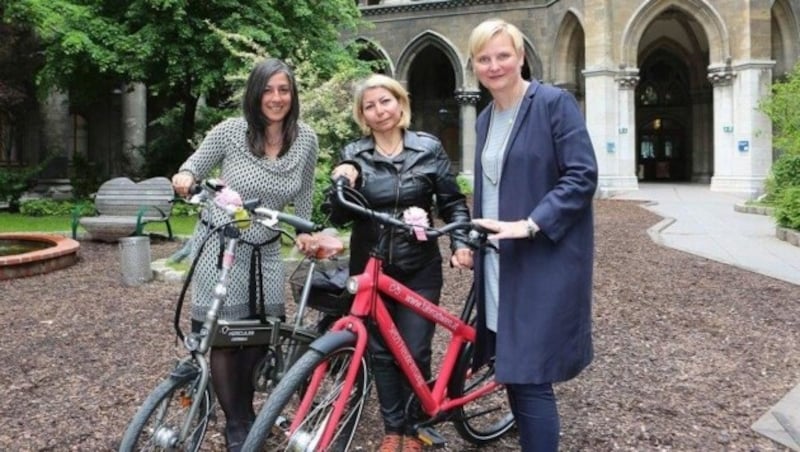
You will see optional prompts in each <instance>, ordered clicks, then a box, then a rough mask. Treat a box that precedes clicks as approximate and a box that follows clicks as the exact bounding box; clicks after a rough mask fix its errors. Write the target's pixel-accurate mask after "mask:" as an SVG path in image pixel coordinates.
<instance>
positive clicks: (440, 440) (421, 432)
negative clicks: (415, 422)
mask: <svg viewBox="0 0 800 452" xmlns="http://www.w3.org/2000/svg"><path fill="white" fill-rule="evenodd" d="M417 438H419V440H420V441H422V443H423V444H425V445H426V446H428V447H434V448H436V449H440V448H442V447H444V446H446V445H447V440H446V439H444V437H443V436H442V435H440V434H439V432H437V431H436V430H434V429H432V428H431V427H419V428H418V429H417Z"/></svg>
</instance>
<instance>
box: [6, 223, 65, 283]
mask: <svg viewBox="0 0 800 452" xmlns="http://www.w3.org/2000/svg"><path fill="white" fill-rule="evenodd" d="M3 242H22V243H25V242H30V243H31V245H32V248H38V249H33V250H31V251H28V252H24V253H19V254H11V255H7V256H0V280H4V279H11V278H22V277H26V276H34V275H40V274H43V273H49V272H51V271H55V270H59V269H62V268H64V267H69V266H70V265H73V264H75V263H76V262H77V261H78V249H79V248H80V244H79V243H78V242H77V241H75V240H73V239H70V238H67V237H64V236H61V235H56V234H44V233H22V232H8V233H0V243H3ZM42 244H44V245H45V247H44V248H42V247H41V245H42Z"/></svg>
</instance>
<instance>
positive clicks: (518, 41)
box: [468, 19, 524, 59]
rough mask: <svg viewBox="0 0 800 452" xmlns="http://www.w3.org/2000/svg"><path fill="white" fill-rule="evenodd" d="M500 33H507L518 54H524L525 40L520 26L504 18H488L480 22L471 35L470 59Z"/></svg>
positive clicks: (469, 45)
mask: <svg viewBox="0 0 800 452" xmlns="http://www.w3.org/2000/svg"><path fill="white" fill-rule="evenodd" d="M500 33H505V34H506V35H507V36H508V37H509V38H511V44H513V45H514V49H516V51H517V54H519V55H523V54H524V48H523V46H524V40H523V37H522V32H521V31H519V28H517V27H516V26H514V25H512V24H510V23H508V22H506V21H504V20H503V19H488V20H485V21H483V22H481V23H480V24H478V26H477V27H475V28H473V29H472V33H470V35H469V44H468V48H469V57H470V59H472V58H475V54H477V53H478V52H480V51H481V49H483V47H484V46H486V43H487V42H489V40H490V39H492V38H494V37H495V36H496V35H498V34H500Z"/></svg>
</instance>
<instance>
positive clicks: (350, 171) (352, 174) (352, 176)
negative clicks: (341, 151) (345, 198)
mask: <svg viewBox="0 0 800 452" xmlns="http://www.w3.org/2000/svg"><path fill="white" fill-rule="evenodd" d="M340 177H344V178H346V179H347V182H348V183H349V185H350V186H351V187H355V186H356V179H358V170H357V169H356V167H355V166H353V165H351V164H349V163H342V164H341V165H339V166H337V167H336V168H334V169H333V171H331V179H333V180H334V181H335V180H337V179H338V178H340Z"/></svg>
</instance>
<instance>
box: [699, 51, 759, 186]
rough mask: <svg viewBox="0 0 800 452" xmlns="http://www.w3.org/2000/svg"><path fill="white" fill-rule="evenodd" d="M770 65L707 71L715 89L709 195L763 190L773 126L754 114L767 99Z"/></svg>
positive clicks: (757, 112) (739, 65)
mask: <svg viewBox="0 0 800 452" xmlns="http://www.w3.org/2000/svg"><path fill="white" fill-rule="evenodd" d="M773 64H774V62H773V61H754V60H753V61H748V62H746V63H740V64H738V65H737V66H736V67H735V68H734V67H732V66H731V65H730V64H729V63H728V64H726V65H724V66H717V67H710V69H709V74H708V79H709V81H711V83H712V84H713V85H714V176H713V177H712V178H711V190H713V191H727V192H738V193H746V194H748V195H750V196H752V197H755V196H758V195H759V194H761V193H763V191H764V180H765V179H766V177H767V174H768V172H769V169H770V166H771V165H772V123H771V122H770V120H769V118H767V116H766V115H764V114H763V113H761V112H760V111H759V110H758V103H759V101H760V100H761V98H763V97H764V96H767V95H769V92H770V86H771V84H772V66H773Z"/></svg>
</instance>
